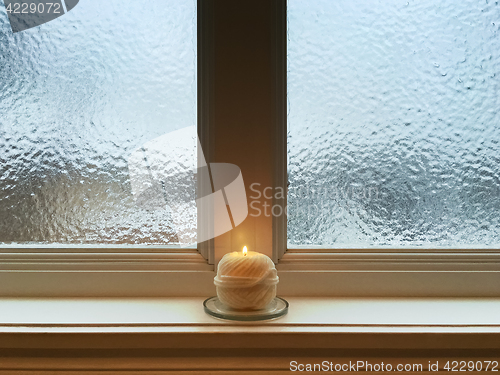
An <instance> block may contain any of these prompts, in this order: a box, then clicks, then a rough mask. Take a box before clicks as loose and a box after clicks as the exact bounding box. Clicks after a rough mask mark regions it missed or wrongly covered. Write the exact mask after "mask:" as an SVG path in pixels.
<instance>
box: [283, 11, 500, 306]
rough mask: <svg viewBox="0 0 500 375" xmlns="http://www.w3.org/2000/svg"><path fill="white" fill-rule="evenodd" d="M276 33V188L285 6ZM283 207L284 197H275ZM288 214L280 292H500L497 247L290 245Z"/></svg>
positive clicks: (471, 294)
mask: <svg viewBox="0 0 500 375" xmlns="http://www.w3.org/2000/svg"><path fill="white" fill-rule="evenodd" d="M276 24H277V29H278V32H277V33H276V48H275V50H276V51H277V58H276V60H275V61H276V82H277V97H278V100H277V101H276V104H277V106H278V108H277V111H276V113H277V114H278V115H277V119H276V134H277V136H276V141H275V144H274V148H275V170H274V175H275V186H274V187H275V188H281V189H285V191H286V187H287V173H286V170H287V158H286V155H287V140H286V137H287V122H286V117H285V115H284V114H286V103H287V102H286V87H285V86H286V69H287V64H286V54H287V45H286V43H287V37H286V36H287V35H286V28H287V14H286V4H285V3H284V2H283V3H282V4H281V6H279V7H278V12H277V21H276ZM273 205H279V206H281V208H282V210H283V212H284V209H285V207H286V199H275V200H274V202H273ZM286 226H287V223H286V217H284V216H280V217H273V257H274V260H275V261H276V262H278V266H277V268H278V271H279V274H280V277H281V281H282V284H281V286H282V288H281V291H282V292H283V293H284V294H287V295H316V296H319V295H321V296H384V297H387V296H392V297H395V296H405V297H409V296H435V297H498V296H500V249H498V248H475V249H472V248H463V249H460V248H458V249H443V248H399V249H398V248H361V249H359V248H358V249H338V248H328V247H313V246H303V247H300V246H295V247H290V248H289V247H288V246H287V232H286Z"/></svg>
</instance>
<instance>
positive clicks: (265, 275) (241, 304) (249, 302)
mask: <svg viewBox="0 0 500 375" xmlns="http://www.w3.org/2000/svg"><path fill="white" fill-rule="evenodd" d="M278 281H279V279H278V275H277V272H276V267H275V266H274V263H273V261H272V260H271V259H270V258H269V257H268V256H266V255H264V254H260V253H257V252H255V251H248V250H247V247H246V246H245V247H244V248H243V251H241V252H240V251H235V252H232V253H229V254H226V255H224V257H223V258H222V259H221V261H220V262H219V266H218V267H217V276H216V277H215V279H214V283H215V286H216V287H217V296H218V297H219V300H220V301H221V302H222V303H224V304H225V305H227V306H229V307H231V308H233V309H238V310H259V309H263V308H264V307H266V306H267V305H268V304H269V303H270V302H271V301H272V300H273V299H274V297H276V284H278Z"/></svg>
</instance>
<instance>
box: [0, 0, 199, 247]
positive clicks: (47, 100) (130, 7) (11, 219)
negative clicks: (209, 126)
mask: <svg viewBox="0 0 500 375" xmlns="http://www.w3.org/2000/svg"><path fill="white" fill-rule="evenodd" d="M195 125H196V1H194V0H190V1H185V0H149V1H146V2H143V1H123V0H106V1H102V0H82V1H80V2H79V4H78V5H77V6H76V7H75V8H74V9H73V10H71V12H69V13H67V14H65V15H63V16H61V17H59V18H57V19H56V20H54V21H51V22H48V23H46V24H44V25H41V26H39V27H35V28H33V29H30V30H26V31H23V32H20V33H16V34H13V33H12V31H11V28H10V25H9V20H8V17H7V13H6V9H5V7H4V3H3V0H0V243H12V242H18V243H28V242H32V243H66V244H84V243H89V244H107V243H125V244H172V243H177V242H178V238H177V236H176V233H178V229H179V228H173V227H172V217H171V212H169V210H168V207H160V208H158V207H147V205H142V206H141V205H138V204H137V202H136V201H135V199H134V196H133V194H132V187H131V182H130V173H129V166H128V159H129V158H130V157H131V155H132V153H133V152H134V150H137V149H140V148H141V147H143V146H144V145H148V144H149V145H151V144H154V142H155V139H157V138H158V137H161V136H163V135H165V134H167V133H169V132H173V131H175V130H178V129H181V128H185V127H188V126H195ZM151 142H153V143H151ZM192 151H193V152H192V155H193V156H192V158H191V159H190V160H188V162H189V163H188V164H190V163H191V164H193V163H195V160H194V158H195V155H196V153H195V151H196V142H193V143H192ZM181 172H182V171H181ZM181 188H182V189H184V192H185V194H186V195H190V196H194V191H195V190H194V189H195V180H194V179H193V178H191V179H190V180H188V181H187V182H186V181H185V180H182V186H181ZM167 200H168V199H167ZM183 225H185V226H186V228H187V229H189V230H192V229H193V227H194V228H195V226H196V215H195V216H194V217H193V216H190V217H187V216H186V220H185V222H184V223H183ZM186 228H184V229H186Z"/></svg>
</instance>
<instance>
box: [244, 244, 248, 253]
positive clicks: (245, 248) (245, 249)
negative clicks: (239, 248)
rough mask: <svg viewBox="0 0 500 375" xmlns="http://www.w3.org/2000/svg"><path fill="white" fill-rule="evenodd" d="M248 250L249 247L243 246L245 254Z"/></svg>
mask: <svg viewBox="0 0 500 375" xmlns="http://www.w3.org/2000/svg"><path fill="white" fill-rule="evenodd" d="M247 251H248V249H247V247H246V246H243V255H247Z"/></svg>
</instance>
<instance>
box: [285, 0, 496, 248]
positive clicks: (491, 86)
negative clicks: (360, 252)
mask: <svg viewBox="0 0 500 375" xmlns="http://www.w3.org/2000/svg"><path fill="white" fill-rule="evenodd" d="M288 12H289V13H288V33H289V44H288V100H289V116H288V171H289V182H290V188H289V195H288V242H289V245H291V246H293V245H320V246H331V247H356V246H433V247H441V246H443V247H453V246H498V245H499V244H500V144H499V141H500V5H499V3H498V2H495V1H472V0H464V1H454V0H438V1H435V0H422V1H407V0H404V1H394V0H390V1H379V2H374V1H368V0H367V1H360V0H355V1H351V0H337V1H329V0H314V1H307V2H306V1H301V0H289V2H288Z"/></svg>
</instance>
